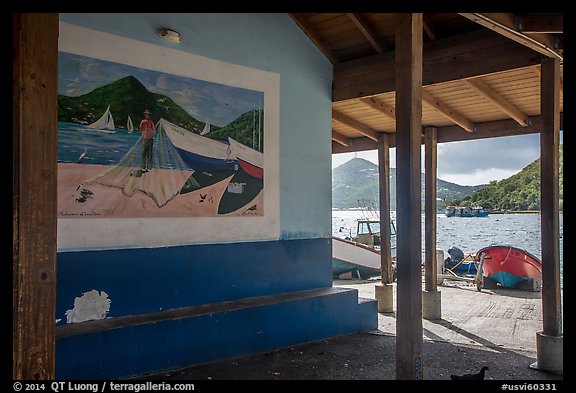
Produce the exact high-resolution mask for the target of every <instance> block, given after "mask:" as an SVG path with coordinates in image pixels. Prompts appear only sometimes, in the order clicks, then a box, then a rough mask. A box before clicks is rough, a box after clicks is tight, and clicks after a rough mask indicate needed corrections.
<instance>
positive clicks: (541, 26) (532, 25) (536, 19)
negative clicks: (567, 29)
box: [516, 13, 564, 34]
mask: <svg viewBox="0 0 576 393" xmlns="http://www.w3.org/2000/svg"><path fill="white" fill-rule="evenodd" d="M516 25H517V29H518V31H520V32H522V33H549V34H562V33H563V32H564V19H563V15H562V14H542V13H538V14H525V15H519V16H517V21H516Z"/></svg>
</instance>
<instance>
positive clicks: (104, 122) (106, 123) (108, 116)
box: [86, 105, 116, 134]
mask: <svg viewBox="0 0 576 393" xmlns="http://www.w3.org/2000/svg"><path fill="white" fill-rule="evenodd" d="M86 127H88V128H91V129H93V130H94V131H99V132H106V133H108V134H113V133H115V132H116V127H115V126H114V118H112V113H110V105H108V108H106V111H104V114H103V115H102V117H100V118H99V119H98V120H96V121H95V122H94V123H92V124H88V125H87V126H86Z"/></svg>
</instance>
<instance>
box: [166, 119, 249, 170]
mask: <svg viewBox="0 0 576 393" xmlns="http://www.w3.org/2000/svg"><path fill="white" fill-rule="evenodd" d="M157 129H158V130H160V129H162V130H164V132H166V135H168V138H170V142H172V144H173V145H174V147H176V149H177V151H178V153H179V155H180V156H181V157H182V159H183V160H184V162H185V163H186V164H187V165H188V166H189V167H190V168H192V169H194V170H195V171H197V172H213V171H218V170H236V169H237V168H238V161H236V157H234V156H233V155H232V148H231V147H230V145H229V144H227V143H224V142H220V141H217V140H215V139H211V138H209V137H207V136H202V135H199V134H196V133H195V132H193V131H190V130H187V129H185V128H183V127H180V126H177V125H176V124H174V123H171V122H169V121H168V120H166V119H164V118H162V119H160V120H159V121H158V127H157Z"/></svg>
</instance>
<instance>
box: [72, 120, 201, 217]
mask: <svg viewBox="0 0 576 393" xmlns="http://www.w3.org/2000/svg"><path fill="white" fill-rule="evenodd" d="M156 130H157V131H156V132H155V134H154V137H153V139H152V141H153V142H152V143H150V141H147V140H146V139H144V138H143V137H142V136H140V138H139V139H138V140H137V141H136V143H135V144H134V145H133V146H132V147H131V148H130V150H129V151H128V152H127V153H126V154H125V155H124V156H123V157H122V158H121V159H120V161H119V162H118V163H117V164H116V165H113V166H111V167H110V168H109V169H107V170H105V171H103V172H101V173H99V174H98V175H96V176H94V177H92V178H89V179H87V180H85V181H84V182H83V183H82V184H102V185H105V186H109V187H118V188H120V189H121V190H122V193H123V194H124V195H125V196H127V197H131V196H132V195H134V194H135V193H136V192H140V193H143V194H145V195H147V196H149V197H150V198H152V200H153V201H154V202H155V203H156V205H157V206H158V207H162V206H164V205H166V204H167V203H168V202H169V201H170V200H172V199H173V198H174V197H176V196H177V195H178V194H179V193H180V190H181V189H182V187H183V186H184V185H185V184H187V186H188V187H189V188H190V187H192V188H199V187H200V186H199V184H198V182H197V181H196V180H195V179H194V177H193V176H192V174H193V170H192V169H191V168H190V167H189V166H188V165H186V163H185V162H184V161H183V160H182V158H181V157H180V155H179V154H178V152H177V150H176V148H175V147H174V145H173V144H172V143H171V142H170V139H169V138H168V136H167V135H166V132H165V131H164V130H163V128H162V127H161V124H160V122H159V123H158V124H156ZM150 144H151V146H150Z"/></svg>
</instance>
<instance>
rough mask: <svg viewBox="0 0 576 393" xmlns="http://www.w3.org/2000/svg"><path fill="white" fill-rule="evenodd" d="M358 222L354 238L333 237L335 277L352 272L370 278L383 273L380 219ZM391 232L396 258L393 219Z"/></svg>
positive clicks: (360, 220) (393, 256)
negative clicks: (381, 268) (381, 267)
mask: <svg viewBox="0 0 576 393" xmlns="http://www.w3.org/2000/svg"><path fill="white" fill-rule="evenodd" d="M357 223H358V227H357V231H356V233H357V235H356V236H355V237H354V238H353V239H342V238H339V237H336V236H333V237H332V276H334V277H339V276H340V275H342V274H344V273H348V272H352V273H355V274H356V276H358V278H369V277H374V276H378V275H380V273H381V272H380V266H381V257H380V249H381V247H380V246H381V241H380V220H370V219H359V220H357ZM341 229H342V228H341ZM390 234H391V237H390V243H391V247H392V259H393V260H394V259H395V258H396V227H395V226H394V222H393V221H390Z"/></svg>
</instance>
